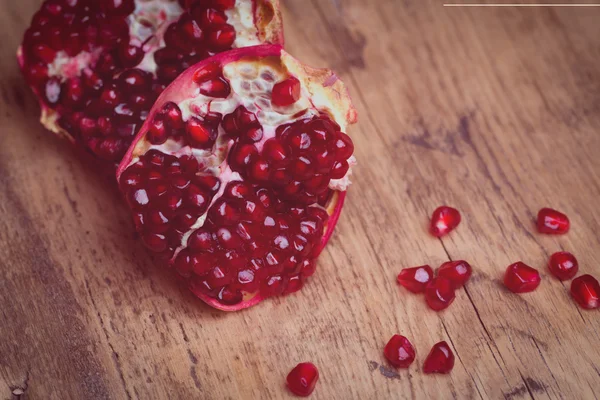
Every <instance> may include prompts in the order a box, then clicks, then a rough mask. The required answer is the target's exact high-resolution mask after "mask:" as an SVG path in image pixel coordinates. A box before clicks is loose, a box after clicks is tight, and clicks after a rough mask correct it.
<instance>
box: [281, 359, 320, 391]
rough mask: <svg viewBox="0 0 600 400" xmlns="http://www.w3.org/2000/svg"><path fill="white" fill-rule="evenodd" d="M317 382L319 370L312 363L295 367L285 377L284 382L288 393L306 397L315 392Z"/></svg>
mask: <svg viewBox="0 0 600 400" xmlns="http://www.w3.org/2000/svg"><path fill="white" fill-rule="evenodd" d="M318 380H319V370H318V369H317V367H316V366H315V365H314V364H313V363H309V362H304V363H300V364H298V365H296V366H295V367H294V369H292V370H291V371H290V373H289V374H288V376H287V379H286V382H287V386H288V388H289V389H290V392H292V393H294V394H295V395H297V396H302V397H307V396H310V394H311V393H312V392H313V390H315V385H316V384H317V381H318Z"/></svg>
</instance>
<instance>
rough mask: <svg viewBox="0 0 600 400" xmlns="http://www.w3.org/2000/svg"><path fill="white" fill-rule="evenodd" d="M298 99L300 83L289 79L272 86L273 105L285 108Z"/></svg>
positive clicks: (291, 78) (294, 79)
mask: <svg viewBox="0 0 600 400" xmlns="http://www.w3.org/2000/svg"><path fill="white" fill-rule="evenodd" d="M298 99H300V81H299V80H298V79H296V78H294V77H290V78H288V79H286V80H284V81H282V82H279V83H277V84H276V85H275V86H273V93H272V99H271V101H272V102H273V104H274V105H276V106H279V107H286V106H289V105H292V104H294V103H295V102H297V101H298Z"/></svg>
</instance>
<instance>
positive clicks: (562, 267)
mask: <svg viewBox="0 0 600 400" xmlns="http://www.w3.org/2000/svg"><path fill="white" fill-rule="evenodd" d="M548 269H550V272H551V273H552V275H554V276H555V277H557V278H558V279H560V280H561V281H566V280H569V279H571V278H573V277H574V276H575V275H577V271H578V270H579V264H578V263H577V259H576V258H575V256H574V255H573V254H571V253H569V252H567V251H559V252H557V253H554V254H552V255H551V256H550V261H549V262H548Z"/></svg>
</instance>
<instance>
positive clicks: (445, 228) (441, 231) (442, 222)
mask: <svg viewBox="0 0 600 400" xmlns="http://www.w3.org/2000/svg"><path fill="white" fill-rule="evenodd" d="M460 220H461V217H460V213H459V212H458V210H457V209H456V208H452V207H448V206H441V207H438V208H436V209H435V211H434V212H433V214H432V216H431V225H430V228H429V232H430V233H431V234H432V235H433V236H435V237H442V236H444V235H446V234H448V233H450V231H452V230H454V229H455V228H456V227H457V226H458V224H460Z"/></svg>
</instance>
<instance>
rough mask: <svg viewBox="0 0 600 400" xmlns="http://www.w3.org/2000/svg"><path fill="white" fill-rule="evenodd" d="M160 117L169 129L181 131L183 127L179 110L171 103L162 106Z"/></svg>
mask: <svg viewBox="0 0 600 400" xmlns="http://www.w3.org/2000/svg"><path fill="white" fill-rule="evenodd" d="M161 115H162V116H163V118H164V120H165V123H167V124H168V126H169V127H170V128H171V129H182V128H183V127H184V122H183V114H182V113H181V109H180V108H179V106H178V105H177V104H175V103H173V102H172V101H169V102H168V103H166V104H165V105H164V106H163V108H162V110H161Z"/></svg>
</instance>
